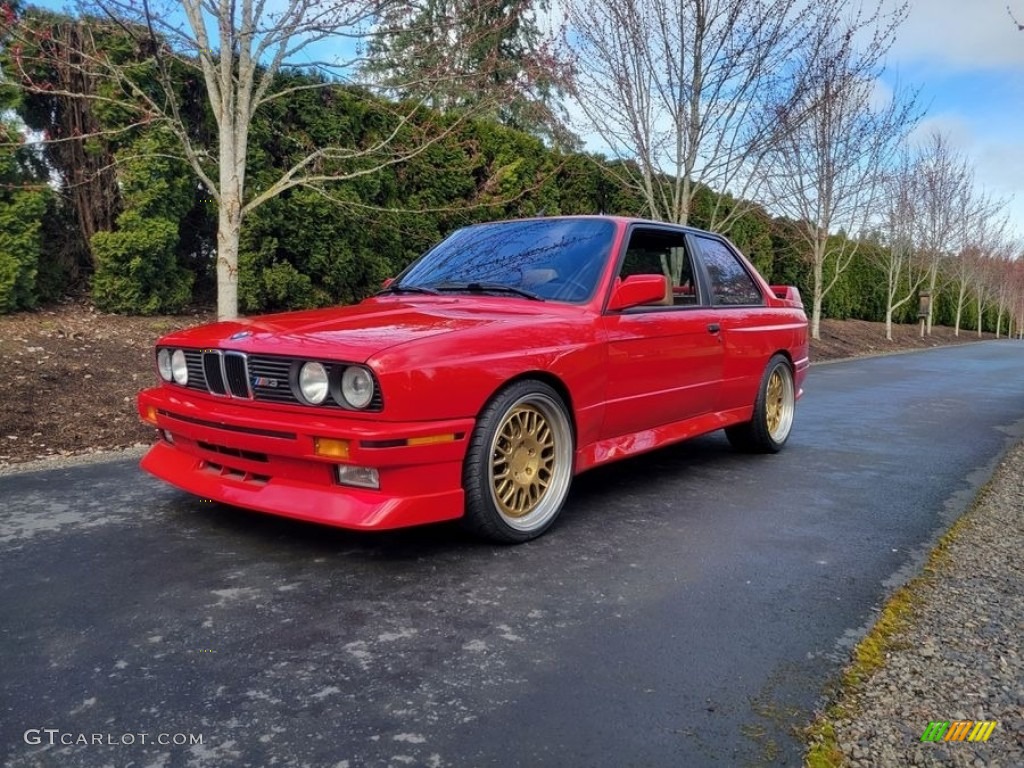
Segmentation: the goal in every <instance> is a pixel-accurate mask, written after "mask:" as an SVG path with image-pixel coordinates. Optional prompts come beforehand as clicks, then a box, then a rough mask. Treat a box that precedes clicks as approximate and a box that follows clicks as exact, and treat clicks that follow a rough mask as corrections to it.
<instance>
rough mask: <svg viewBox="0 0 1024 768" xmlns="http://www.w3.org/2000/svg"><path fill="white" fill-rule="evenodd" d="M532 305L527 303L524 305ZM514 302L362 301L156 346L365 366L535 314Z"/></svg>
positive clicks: (200, 331)
mask: <svg viewBox="0 0 1024 768" xmlns="http://www.w3.org/2000/svg"><path fill="white" fill-rule="evenodd" d="M529 304H533V302H529ZM536 311H537V310H536V308H535V307H532V306H529V305H528V304H527V302H524V301H519V300H516V299H505V298H501V299H496V300H495V299H490V300H487V299H482V300H476V299H468V298H466V297H450V298H449V297H429V298H428V299H426V300H424V301H422V302H420V301H410V300H406V299H400V298H390V297H388V298H380V299H367V300H366V301H364V302H362V303H361V304H356V305H353V306H346V307H334V308H330V309H318V310H310V311H302V312H286V313H282V314H275V315H263V316H259V317H251V318H243V319H239V320H231V321H225V322H219V323H213V324H210V325H204V326H200V327H198V328H192V329H190V330H187V331H180V332H177V333H173V334H171V335H169V336H165V337H164V338H163V339H161V340H160V344H161V345H177V346H184V347H193V348H195V347H199V348H211V349H234V350H239V351H242V352H248V353H260V354H272V355H289V356H295V357H306V358H317V359H324V360H344V361H348V362H354V363H362V362H366V361H367V360H368V359H369V358H370V357H372V356H373V355H375V354H377V353H379V352H382V351H383V350H385V349H388V348H390V347H394V346H396V345H398V344H405V343H407V342H411V341H417V340H420V339H426V338H429V337H431V336H438V335H440V334H446V333H454V332H456V331H464V330H470V329H474V328H478V327H480V326H482V325H487V324H491V323H495V322H501V321H505V322H508V321H510V320H513V319H515V318H517V317H519V318H521V317H522V315H523V314H524V313H525V314H527V315H531V314H535V313H536Z"/></svg>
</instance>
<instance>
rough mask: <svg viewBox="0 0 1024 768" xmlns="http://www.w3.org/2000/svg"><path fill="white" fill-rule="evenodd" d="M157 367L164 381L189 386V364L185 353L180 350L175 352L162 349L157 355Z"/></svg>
mask: <svg viewBox="0 0 1024 768" xmlns="http://www.w3.org/2000/svg"><path fill="white" fill-rule="evenodd" d="M156 367H157V369H158V370H159V371H160V378H161V379H163V380H164V381H173V382H175V383H177V384H181V386H183V387H184V386H185V385H186V384H188V364H187V363H186V361H185V353H184V352H183V351H181V350H180V349H176V350H174V352H171V351H170V350H169V349H161V350H160V351H159V352H157V353H156Z"/></svg>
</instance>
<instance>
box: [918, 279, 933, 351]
mask: <svg viewBox="0 0 1024 768" xmlns="http://www.w3.org/2000/svg"><path fill="white" fill-rule="evenodd" d="M931 308H932V294H931V292H930V291H921V293H920V294H918V297H917V316H918V318H919V319H920V320H921V338H922V339H923V338H924V326H925V323H926V322H928V315H929V314H930V312H931Z"/></svg>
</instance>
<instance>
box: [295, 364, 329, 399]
mask: <svg viewBox="0 0 1024 768" xmlns="http://www.w3.org/2000/svg"><path fill="white" fill-rule="evenodd" d="M299 390H300V391H301V392H302V396H303V397H304V398H306V402H307V403H310V404H312V405H320V403H322V402H323V401H324V400H326V399H327V392H328V391H329V385H328V382H327V369H326V368H324V367H323V366H322V365H321V364H320V363H306V364H305V365H303V366H302V369H301V370H300V371H299Z"/></svg>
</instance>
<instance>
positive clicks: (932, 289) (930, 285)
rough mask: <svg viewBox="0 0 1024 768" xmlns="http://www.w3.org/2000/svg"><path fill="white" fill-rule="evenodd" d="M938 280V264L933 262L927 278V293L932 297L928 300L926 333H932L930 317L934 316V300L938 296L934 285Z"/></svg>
mask: <svg viewBox="0 0 1024 768" xmlns="http://www.w3.org/2000/svg"><path fill="white" fill-rule="evenodd" d="M938 282H939V265H938V264H933V265H932V270H931V275H930V276H929V278H928V294H929V295H930V296H931V297H932V300H931V301H929V302H928V319H927V321H926V322H925V330H926V331H927V335H929V336H931V335H932V319H933V318H934V317H935V300H936V298H938V297H937V296H936V295H935V285H936V283H938Z"/></svg>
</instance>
